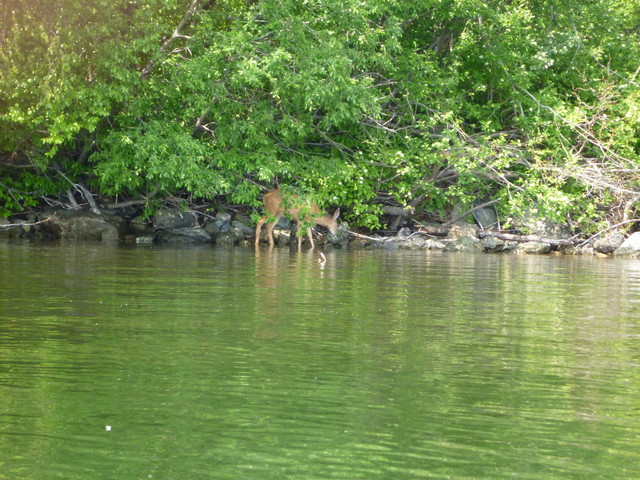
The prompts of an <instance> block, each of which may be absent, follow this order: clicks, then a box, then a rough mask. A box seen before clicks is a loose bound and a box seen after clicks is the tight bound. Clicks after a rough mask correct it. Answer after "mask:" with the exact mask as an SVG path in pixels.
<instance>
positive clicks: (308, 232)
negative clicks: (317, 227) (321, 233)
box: [307, 227, 316, 250]
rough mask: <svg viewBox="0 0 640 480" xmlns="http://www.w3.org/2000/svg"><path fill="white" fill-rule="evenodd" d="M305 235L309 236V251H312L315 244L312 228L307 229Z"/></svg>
mask: <svg viewBox="0 0 640 480" xmlns="http://www.w3.org/2000/svg"><path fill="white" fill-rule="evenodd" d="M307 235H309V242H310V243H311V249H312V250H313V248H314V247H315V246H316V245H315V243H313V227H309V228H308V229H307Z"/></svg>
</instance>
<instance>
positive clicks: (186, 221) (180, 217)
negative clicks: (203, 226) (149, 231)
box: [153, 208, 198, 230]
mask: <svg viewBox="0 0 640 480" xmlns="http://www.w3.org/2000/svg"><path fill="white" fill-rule="evenodd" d="M197 225H198V219H197V217H196V214H195V213H194V212H192V211H191V210H187V211H186V212H183V211H180V210H178V209H175V208H163V209H161V210H158V211H157V212H156V213H155V215H154V216H153V228H155V229H156V230H175V229H178V228H194V227H196V226H197Z"/></svg>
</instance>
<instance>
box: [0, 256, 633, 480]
mask: <svg viewBox="0 0 640 480" xmlns="http://www.w3.org/2000/svg"><path fill="white" fill-rule="evenodd" d="M327 258H328V261H327V265H326V267H325V268H324V269H321V268H320V266H319V264H318V257H317V254H316V253H314V252H303V253H302V254H296V253H290V252H289V251H288V250H284V249H276V250H274V251H269V250H267V249H261V250H258V251H254V250H253V249H251V250H245V249H240V248H236V249H222V248H220V249H218V248H211V247H198V248H193V247H191V248H155V247H154V248H138V249H136V248H123V247H116V246H109V245H101V244H96V245H78V244H76V245H49V246H47V245H39V246H33V245H29V244H22V243H17V244H16V243H0V268H1V269H2V275H1V276H0V292H2V294H1V297H0V398H1V399H2V401H1V402H0V479H7V480H9V479H11V480H16V479H25V480H40V479H43V478H64V479H70V480H73V479H87V478H91V479H101V478H104V479H142V478H155V479H207V478H211V479H227V478H228V479H239V478H242V479H245V478H246V479H250V478H255V479H271V478H272V479H283V478H296V479H311V478H319V479H320V478H322V479H325V478H348V479H368V480H371V479H388V478H400V479H414V478H455V479H465V478H468V479H477V478H514V477H515V478H532V479H534V478H535V479H537V478H539V479H553V478H557V479H567V478H576V479H578V478H580V479H582V478H640V466H638V465H640V453H638V452H640V421H639V420H638V419H639V418H640V416H639V413H640V412H639V411H638V405H640V388H639V387H640V375H639V372H640V369H639V366H640V342H639V341H638V340H639V338H640V320H639V319H640V312H639V309H640V303H639V300H640V262H638V261H632V260H628V261H622V260H613V259H595V258H568V257H534V256H511V255H505V256H502V255H462V254H439V253H425V252H419V253H412V252H393V253H389V252H381V251H377V252H368V251H359V252H341V251H338V252H331V253H330V254H327Z"/></svg>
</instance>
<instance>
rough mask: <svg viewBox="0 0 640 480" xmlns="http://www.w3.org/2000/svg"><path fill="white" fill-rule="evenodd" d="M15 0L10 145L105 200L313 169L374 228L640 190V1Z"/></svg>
mask: <svg viewBox="0 0 640 480" xmlns="http://www.w3.org/2000/svg"><path fill="white" fill-rule="evenodd" d="M15 3H16V5H14V6H13V9H12V10H11V12H12V13H11V14H9V13H5V14H4V15H5V17H4V19H3V24H2V25H3V30H2V36H1V37H0V42H2V43H3V44H4V46H5V47H8V48H3V49H2V51H3V52H5V53H3V54H2V55H1V56H0V67H1V68H2V70H3V71H5V72H8V73H7V74H5V75H3V77H2V78H1V79H0V90H1V91H3V92H10V93H9V94H8V95H6V98H5V97H3V98H2V99H1V101H0V132H3V133H0V152H13V153H14V154H15V153H16V152H19V153H21V154H23V156H24V158H27V159H28V163H30V164H31V165H32V166H35V167H37V168H38V169H40V171H42V172H46V171H47V169H50V168H52V166H54V165H55V167H56V168H59V169H62V170H64V171H65V172H68V173H70V174H71V173H73V175H75V176H80V177H83V178H85V179H86V181H87V182H90V183H91V184H92V185H93V186H94V188H95V189H96V190H97V191H99V192H100V193H102V194H105V195H122V194H124V195H128V196H132V197H135V196H140V195H148V194H149V192H162V193H163V195H173V194H188V195H189V196H191V197H196V198H197V197H202V198H211V197H214V196H218V195H223V196H226V197H227V199H228V201H230V202H234V203H242V204H248V205H257V204H258V198H259V192H260V186H267V187H271V186H273V185H278V184H281V185H295V188H296V190H297V191H299V192H303V193H305V192H306V193H308V194H311V195H312V196H313V197H314V200H317V201H318V202H319V203H323V204H325V205H329V204H333V205H340V206H342V207H347V209H346V215H347V218H348V219H349V220H350V221H351V222H352V223H355V224H360V225H365V226H369V227H379V226H381V224H380V220H381V216H380V214H381V212H382V211H381V205H384V204H386V205H402V206H404V205H410V206H413V207H419V210H420V211H429V212H432V216H439V217H441V218H445V217H447V216H449V215H450V210H451V208H452V206H453V205H455V204H461V205H463V206H464V205H470V204H471V203H472V202H474V201H475V200H477V199H480V198H496V199H500V208H501V210H502V213H503V214H504V215H505V216H507V217H512V218H514V219H515V218H517V217H518V216H519V215H521V212H522V211H524V210H526V209H527V208H530V207H535V208H537V209H539V210H541V211H542V212H544V214H545V215H547V216H550V217H552V218H556V219H560V220H564V221H568V222H569V223H570V224H571V225H572V226H573V227H574V228H576V229H579V230H589V229H592V228H594V225H595V224H594V221H597V220H600V219H601V217H602V216H603V211H604V212H606V213H605V216H607V220H609V221H610V222H612V223H613V222H616V221H619V220H620V218H621V215H623V213H628V212H623V210H624V205H626V204H627V202H628V201H629V199H630V198H632V197H633V196H636V195H638V190H640V186H639V185H638V180H637V179H638V178H640V177H638V175H637V169H638V153H639V148H640V139H639V138H638V131H639V130H638V122H639V120H640V113H639V112H640V101H639V99H640V92H639V89H638V83H637V82H636V75H637V73H638V71H637V70H636V69H637V65H636V64H634V59H637V58H639V57H638V54H639V53H640V52H639V46H640V43H639V42H638V33H639V32H638V27H637V25H638V22H637V21H634V19H635V20H637V19H638V15H639V14H638V12H639V11H640V9H639V8H638V7H639V6H640V4H639V3H638V1H637V0H634V1H633V2H620V1H618V0H601V1H599V2H580V3H579V4H575V2H569V1H568V0H555V1H550V0H542V1H520V2H505V1H503V0H502V1H498V0H492V1H489V2H487V1H480V0H427V1H425V0H420V1H418V0H404V1H402V2H400V1H395V0H392V1H389V0H372V1H369V2H360V1H356V0H342V1H340V2H337V1H321V0H303V1H300V0H278V1H275V0H264V1H261V2H241V1H239V0H236V1H233V0H228V1H218V2H208V3H207V2H199V1H194V2H193V3H191V4H190V5H189V4H187V2H186V1H179V0H173V1H170V2H160V1H151V2H136V1H125V0H116V1H109V2H106V1H103V0H91V2H89V5H88V7H86V6H85V5H87V2H78V0H57V1H56V2H53V3H54V10H55V11H56V15H49V16H48V15H45V10H46V9H47V8H50V7H51V5H44V3H48V4H50V3H51V2H42V4H41V3H38V2H33V3H30V4H29V6H25V5H23V4H22V3H21V2H15ZM81 4H82V5H81ZM81 7H82V8H81ZM196 8H197V12H196V11H195V10H194V9H196ZM87 12H88V13H87ZM176 26H177V27H178V28H176ZM174 29H175V30H174ZM171 32H174V34H173V35H171ZM37 59H45V60H46V61H37ZM141 72H142V73H141ZM34 92H35V93H36V94H35V95H34V94H33V93H34ZM7 171H8V172H9V170H7ZM10 175H11V177H12V178H13V180H12V181H14V182H17V183H20V181H23V180H20V175H18V173H17V170H16V169H13V170H10ZM74 178H75V177H74ZM5 185H6V182H5ZM0 188H5V192H7V191H8V190H6V187H4V186H2V185H0ZM38 191H39V190H38V189H35V190H34V192H38ZM4 197H7V195H6V194H5V195H4ZM0 202H2V197H0ZM5 203H6V208H11V209H14V210H18V209H20V208H24V207H27V206H29V205H28V204H27V203H24V202H22V203H21V202H20V201H12V202H5ZM344 210H345V209H344V208H343V211H344Z"/></svg>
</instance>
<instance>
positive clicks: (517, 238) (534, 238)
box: [478, 230, 576, 246]
mask: <svg viewBox="0 0 640 480" xmlns="http://www.w3.org/2000/svg"><path fill="white" fill-rule="evenodd" d="M485 237H495V238H498V239H500V240H506V241H508V242H518V243H524V242H542V243H548V244H549V245H555V246H565V245H566V246H568V245H575V244H576V242H575V241H573V240H572V239H570V238H564V239H562V238H546V237H540V236H538V235H518V234H515V233H502V232H492V231H490V230H485V231H479V232H478V238H485Z"/></svg>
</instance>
